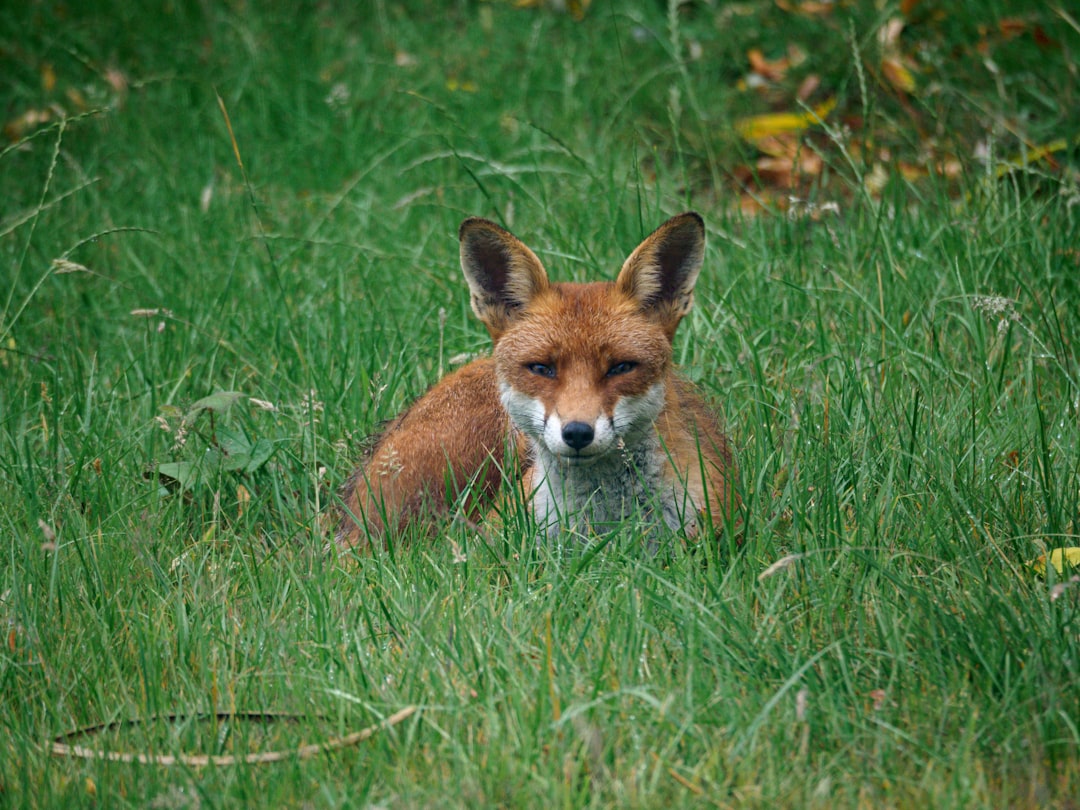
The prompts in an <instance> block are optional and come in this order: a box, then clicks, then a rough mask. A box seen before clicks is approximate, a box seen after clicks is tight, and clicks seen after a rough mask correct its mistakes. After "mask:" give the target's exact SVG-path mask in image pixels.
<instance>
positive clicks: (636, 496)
mask: <svg viewBox="0 0 1080 810" xmlns="http://www.w3.org/2000/svg"><path fill="white" fill-rule="evenodd" d="M460 238H461V263H462V268H463V271H464V273H465V278H466V280H467V282H468V284H469V288H470V292H471V303H472V308H473V310H474V312H475V313H476V315H477V317H479V318H480V320H481V321H482V322H483V323H484V324H485V326H486V327H487V329H488V331H489V332H490V334H491V337H492V340H493V341H494V344H495V348H494V363H495V376H496V380H497V386H498V391H499V396H500V399H501V402H502V405H503V407H504V409H505V411H506V413H507V415H508V416H509V418H510V421H511V423H512V424H513V426H514V427H515V428H516V429H517V430H518V431H520V433H521V434H522V435H523V436H524V437H525V439H526V443H527V445H528V448H529V461H530V462H531V467H530V469H529V471H528V473H527V474H526V481H525V484H526V491H527V492H529V493H530V497H531V501H532V505H533V511H534V514H535V516H536V518H537V521H538V523H540V524H541V525H542V526H544V527H546V528H547V529H548V532H549V534H553V533H555V532H556V531H557V530H558V526H559V525H560V523H561V522H562V519H563V517H564V516H567V515H574V514H582V513H583V514H585V516H586V521H587V522H588V523H589V524H590V525H591V526H596V525H597V524H603V523H608V522H614V521H620V520H623V519H625V518H626V517H628V516H630V515H631V514H632V513H634V512H638V513H641V512H642V511H644V512H646V513H655V512H657V511H658V512H659V513H660V514H661V516H662V518H663V522H665V523H667V524H668V525H669V526H671V527H673V528H675V527H683V528H686V527H689V528H691V529H694V528H696V514H697V513H698V512H699V511H700V510H701V508H702V505H703V503H704V502H705V500H706V493H705V490H706V484H705V482H704V481H703V480H701V476H700V475H699V474H696V473H695V472H694V468H695V467H696V468H700V466H701V465H700V464H698V460H691V459H689V458H673V456H672V453H673V452H675V453H681V454H682V455H684V456H688V455H689V454H690V450H692V449H693V448H691V447H690V446H689V445H696V446H700V441H699V438H698V436H697V431H696V426H695V424H694V417H695V414H696V413H698V412H699V411H700V410H701V409H699V408H696V407H695V403H696V400H692V398H689V399H690V400H692V401H687V400H688V397H687V396H685V395H684V394H685V392H683V391H682V388H681V387H680V382H679V381H678V380H677V378H676V377H675V375H674V374H673V370H672V339H673V337H674V335H675V330H676V327H677V326H678V323H679V321H680V320H681V319H682V318H683V317H684V316H685V315H686V313H687V312H688V311H689V310H690V307H691V306H692V302H693V288H694V283H695V281H696V280H697V277H698V274H699V272H700V269H701V263H702V256H703V253H704V238H705V232H704V225H703V223H702V220H701V218H700V217H699V216H698V215H697V214H694V213H686V214H682V215H679V216H677V217H674V218H672V219H670V220H668V221H667V222H665V223H664V224H663V225H661V226H660V228H658V229H657V230H656V231H654V232H653V233H652V234H651V235H650V236H649V237H648V238H646V239H645V241H644V242H642V243H641V245H639V246H638V248H637V249H636V250H635V251H634V252H633V253H632V254H631V255H630V257H629V258H628V259H627V260H626V261H625V262H624V264H623V266H622V269H621V270H620V272H619V274H618V276H617V277H616V279H615V281H613V282H596V283H590V284H564V283H552V282H551V281H550V280H549V279H548V275H547V272H546V271H545V270H544V267H543V265H542V264H541V263H540V260H539V259H538V258H537V257H536V255H535V254H534V253H533V252H532V251H531V250H529V248H528V247H526V246H525V245H524V244H523V243H521V242H520V241H519V240H518V239H517V238H516V237H514V236H513V235H512V234H510V233H509V232H507V231H505V230H503V229H502V228H500V227H499V226H498V225H495V224H494V223H492V222H489V221H487V220H483V219H475V218H474V219H468V220H466V221H465V222H464V223H463V224H462V226H461V231H460ZM683 386H684V384H683ZM714 434H716V435H718V434H719V431H711V432H710V435H714ZM714 443H715V442H714ZM722 452H724V453H726V446H725V447H724V448H723V449H722ZM690 479H694V481H693V483H692V484H688V481H690Z"/></svg>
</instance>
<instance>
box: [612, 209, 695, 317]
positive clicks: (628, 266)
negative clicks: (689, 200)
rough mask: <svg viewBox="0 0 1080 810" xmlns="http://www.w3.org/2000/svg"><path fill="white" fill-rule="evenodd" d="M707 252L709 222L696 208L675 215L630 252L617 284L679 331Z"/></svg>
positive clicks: (649, 310)
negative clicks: (707, 223) (706, 232)
mask: <svg viewBox="0 0 1080 810" xmlns="http://www.w3.org/2000/svg"><path fill="white" fill-rule="evenodd" d="M704 254H705V223H704V221H702V219H701V217H700V216H699V215H698V214H696V213H694V212H693V211H687V212H686V213H685V214H679V215H678V216H674V217H672V218H671V219H669V220H668V221H667V222H665V223H664V224H663V225H661V226H660V227H659V228H657V229H656V230H655V231H653V232H652V233H651V234H649V236H648V237H646V239H645V241H644V242H642V243H641V244H640V245H638V246H637V248H636V249H635V250H634V252H633V253H631V254H630V258H628V259H627V260H626V261H625V262H624V263H623V266H622V270H620V271H619V276H618V278H616V279H615V287H616V289H618V290H619V291H620V292H622V293H623V294H625V295H627V296H629V297H630V298H631V299H633V300H635V301H637V303H638V305H639V306H640V307H641V309H642V311H643V312H644V313H646V314H647V315H648V316H649V317H650V318H652V319H653V320H655V321H657V322H659V323H660V324H661V325H663V327H664V329H665V331H667V333H668V336H669V337H671V336H673V335H674V334H675V327H676V326H678V324H679V321H680V320H682V317H683V316H684V315H685V314H686V313H687V312H689V311H690V307H691V306H693V303H694V283H695V282H696V281H697V277H698V273H700V272H701V262H702V258H703V256H704Z"/></svg>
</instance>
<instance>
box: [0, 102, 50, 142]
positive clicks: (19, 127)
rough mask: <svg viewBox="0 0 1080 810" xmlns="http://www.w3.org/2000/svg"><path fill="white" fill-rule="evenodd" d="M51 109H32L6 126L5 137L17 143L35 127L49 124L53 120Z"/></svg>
mask: <svg viewBox="0 0 1080 810" xmlns="http://www.w3.org/2000/svg"><path fill="white" fill-rule="evenodd" d="M52 117H53V110H52V109H51V108H48V107H45V108H38V109H30V110H27V111H26V112H24V113H23V114H22V115H19V116H17V117H15V118H12V119H11V120H10V121H8V122H7V123H6V124H4V135H6V136H7V138H8V140H11V141H17V140H19V138H21V137H22V136H23V135H25V134H27V133H28V132H29V131H30V130H32V129H34V128H35V127H38V126H41V125H42V124H47V123H49V122H50V121H51V120H52Z"/></svg>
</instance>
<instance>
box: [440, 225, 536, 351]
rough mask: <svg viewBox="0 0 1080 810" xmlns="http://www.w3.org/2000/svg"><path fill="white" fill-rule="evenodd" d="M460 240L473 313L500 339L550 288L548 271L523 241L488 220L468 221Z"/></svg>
mask: <svg viewBox="0 0 1080 810" xmlns="http://www.w3.org/2000/svg"><path fill="white" fill-rule="evenodd" d="M458 239H459V240H460V241H461V269H462V271H463V272H464V273H465V281H467V282H468V284H469V292H470V300H471V303H472V309H473V312H475V313H476V317H477V318H479V319H480V320H481V321H482V322H483V324H484V326H486V327H487V329H488V332H490V333H491V337H492V339H493V340H498V338H499V336H500V335H501V334H502V333H503V332H505V331H506V329H507V327H508V326H509V325H510V324H511V322H513V320H514V319H515V318H516V317H517V316H518V314H519V313H520V312H521V310H522V309H524V307H525V306H526V305H528V303H529V301H531V300H532V299H533V297H534V296H535V295H536V294H537V293H538V292H540V291H541V290H543V289H545V288H547V286H548V277H547V272H546V271H545V270H544V266H543V265H542V264H541V263H540V260H539V259H538V258H536V254H535V253H533V252H532V251H531V250H529V248H527V247H526V246H525V245H524V243H522V242H521V240H519V239H518V238H517V237H516V236H514V235H513V234H512V233H510V232H509V231H507V230H504V229H503V228H500V227H499V226H498V225H496V224H495V223H494V222H491V221H489V220H486V219H481V218H479V217H470V218H469V219H467V220H465V221H464V222H462V223H461V229H460V230H459V231H458Z"/></svg>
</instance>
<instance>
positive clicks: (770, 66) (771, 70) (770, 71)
mask: <svg viewBox="0 0 1080 810" xmlns="http://www.w3.org/2000/svg"><path fill="white" fill-rule="evenodd" d="M746 58H747V60H748V61H749V62H750V69H751V70H752V71H754V73H756V74H758V75H759V76H761V77H763V78H765V79H768V80H769V81H773V82H778V81H780V80H781V79H782V78H784V74H785V73H786V72H787V69H788V60H787V59H777V60H775V61H773V62H770V61H769V60H768V59H766V58H765V54H763V53H762V52H761V50H760V49H758V48H751V49H750V50H749V51H748V52H747V54H746Z"/></svg>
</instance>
